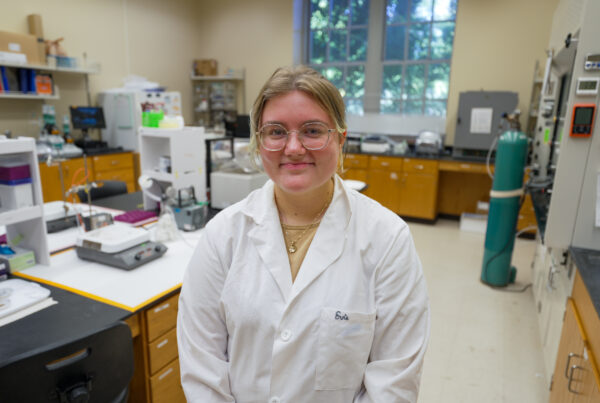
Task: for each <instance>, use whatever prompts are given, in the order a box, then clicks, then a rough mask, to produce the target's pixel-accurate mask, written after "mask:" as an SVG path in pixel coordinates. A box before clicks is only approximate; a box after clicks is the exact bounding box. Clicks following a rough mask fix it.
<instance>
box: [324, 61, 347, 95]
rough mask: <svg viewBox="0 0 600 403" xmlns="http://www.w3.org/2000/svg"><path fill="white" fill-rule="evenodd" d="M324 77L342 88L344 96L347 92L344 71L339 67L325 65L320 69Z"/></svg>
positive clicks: (341, 91)
mask: <svg viewBox="0 0 600 403" xmlns="http://www.w3.org/2000/svg"><path fill="white" fill-rule="evenodd" d="M318 71H319V72H320V73H321V74H323V77H325V78H326V79H328V80H329V81H331V83H332V84H333V85H335V86H336V87H337V88H339V89H340V93H341V94H342V96H344V95H345V94H346V91H345V90H344V72H343V71H342V69H341V68H339V67H325V68H321V69H319V70H318Z"/></svg>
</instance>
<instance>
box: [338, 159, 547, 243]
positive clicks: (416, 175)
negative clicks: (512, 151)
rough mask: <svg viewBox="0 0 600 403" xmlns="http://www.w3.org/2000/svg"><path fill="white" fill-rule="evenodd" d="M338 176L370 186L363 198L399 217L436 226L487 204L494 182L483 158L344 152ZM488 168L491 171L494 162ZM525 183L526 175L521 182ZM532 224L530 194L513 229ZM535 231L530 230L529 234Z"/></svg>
mask: <svg viewBox="0 0 600 403" xmlns="http://www.w3.org/2000/svg"><path fill="white" fill-rule="evenodd" d="M344 169H345V172H344V173H343V175H342V177H343V178H344V179H354V180H360V181H363V182H365V183H367V184H368V185H369V187H368V188H367V190H366V191H365V194H366V195H367V196H369V197H371V198H373V199H375V200H377V201H378V202H380V203H381V204H382V205H384V206H385V207H387V208H389V209H390V210H392V211H394V212H395V213H396V214H399V215H400V216H402V217H403V218H410V219H418V220H425V221H426V222H434V221H435V220H436V219H437V217H438V216H450V217H460V215H461V214H462V213H475V212H476V211H477V202H478V201H486V202H488V201H489V200H490V196H489V194H490V190H491V189H492V179H491V178H490V177H489V175H488V172H487V166H486V162H485V159H483V160H482V159H481V158H475V157H459V158H456V157H452V156H451V155H450V153H449V152H447V151H446V152H442V153H440V154H439V155H431V154H416V153H415V152H414V151H409V152H408V153H406V154H402V155H398V154H391V153H385V154H375V153H362V152H356V153H346V154H345V159H344ZM490 170H491V171H492V172H493V171H494V165H493V160H492V161H491V166H490ZM525 180H527V175H526V176H525V177H524V181H525ZM535 226H536V217H535V212H534V208H533V204H532V202H531V197H530V195H526V197H525V200H524V203H523V205H522V206H521V210H520V211H519V220H518V222H517V230H518V231H520V230H522V229H524V228H527V227H535ZM527 232H528V233H530V234H533V233H535V230H534V229H531V230H529V231H527Z"/></svg>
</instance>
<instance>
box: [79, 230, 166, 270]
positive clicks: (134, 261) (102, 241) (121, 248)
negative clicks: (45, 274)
mask: <svg viewBox="0 0 600 403" xmlns="http://www.w3.org/2000/svg"><path fill="white" fill-rule="evenodd" d="M75 249H76V251H77V256H79V258H81V259H84V260H91V261H94V262H98V263H102V264H106V265H108V266H113V267H117V268H120V269H125V270H131V269H135V268H136V267H139V266H141V265H143V264H145V263H148V262H150V261H152V260H155V259H158V258H159V257H161V256H162V255H164V254H165V252H166V251H167V247H166V246H165V245H163V244H162V243H159V242H152V241H150V232H149V231H147V230H145V229H143V228H137V227H131V226H129V225H126V224H119V223H115V224H112V225H108V226H106V227H101V228H97V229H95V230H92V231H89V232H86V233H83V234H80V235H79V236H78V237H77V244H76V248H75Z"/></svg>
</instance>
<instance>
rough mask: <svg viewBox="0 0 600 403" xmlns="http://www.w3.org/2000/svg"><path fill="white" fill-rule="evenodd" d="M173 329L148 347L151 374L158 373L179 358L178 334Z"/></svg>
mask: <svg viewBox="0 0 600 403" xmlns="http://www.w3.org/2000/svg"><path fill="white" fill-rule="evenodd" d="M176 330H177V329H176V328H173V329H172V330H170V331H169V332H167V333H166V334H164V335H162V336H160V337H159V338H158V339H156V340H155V341H153V342H152V343H150V344H149V345H148V355H149V356H150V374H154V373H156V371H158V370H159V369H161V368H162V367H164V366H165V365H166V364H167V363H169V362H170V361H172V360H173V359H175V358H177V332H176Z"/></svg>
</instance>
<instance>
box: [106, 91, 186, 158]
mask: <svg viewBox="0 0 600 403" xmlns="http://www.w3.org/2000/svg"><path fill="white" fill-rule="evenodd" d="M146 102H148V103H151V104H153V105H154V107H155V108H158V109H160V110H162V111H164V113H165V115H169V116H181V94H180V93H179V92H176V91H169V92H159V91H135V90H125V89H124V90H113V91H105V92H101V93H99V94H98V106H100V107H102V109H103V110H104V119H105V121H106V129H103V130H102V139H103V140H104V141H106V142H107V143H108V145H109V146H110V147H123V148H124V149H126V150H133V151H138V147H139V141H138V128H139V127H140V126H141V125H142V106H141V105H142V104H144V103H146Z"/></svg>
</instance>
